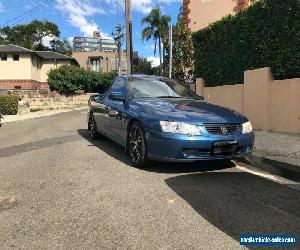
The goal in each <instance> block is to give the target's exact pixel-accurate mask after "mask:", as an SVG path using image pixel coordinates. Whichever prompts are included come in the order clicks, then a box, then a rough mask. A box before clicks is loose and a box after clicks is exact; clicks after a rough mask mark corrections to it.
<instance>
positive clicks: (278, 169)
mask: <svg viewBox="0 0 300 250" xmlns="http://www.w3.org/2000/svg"><path fill="white" fill-rule="evenodd" d="M255 136H256V139H255V147H254V151H253V155H252V156H250V157H248V160H249V161H250V162H251V163H252V164H253V165H254V166H255V167H257V168H261V169H264V170H266V171H268V172H271V173H274V174H277V175H280V176H283V177H287V178H289V179H293V180H296V181H300V134H287V133H278V132H267V131H256V132H255Z"/></svg>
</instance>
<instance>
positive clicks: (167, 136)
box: [146, 131, 255, 162]
mask: <svg viewBox="0 0 300 250" xmlns="http://www.w3.org/2000/svg"><path fill="white" fill-rule="evenodd" d="M254 139H255V136H254V133H250V134H241V133H239V134H234V135H225V136H223V135H212V134H206V135H202V136H187V135H179V134H171V133H164V132H157V131H150V132H147V133H146V141H147V152H148V158H150V159H153V160H160V161H175V162H181V161H184V162H191V161H198V160H219V159H234V158H240V157H246V156H247V155H249V154H251V153H252V149H253V144H254ZM224 141H236V142H237V149H236V150H235V151H234V152H230V153H220V154H214V153H213V151H212V148H213V144H214V143H215V142H224Z"/></svg>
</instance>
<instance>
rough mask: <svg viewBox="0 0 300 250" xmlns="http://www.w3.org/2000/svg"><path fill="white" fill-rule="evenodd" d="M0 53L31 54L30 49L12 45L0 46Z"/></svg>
mask: <svg viewBox="0 0 300 250" xmlns="http://www.w3.org/2000/svg"><path fill="white" fill-rule="evenodd" d="M0 52H18V53H21V52H22V53H24V52H27V53H28V52H33V51H32V50H30V49H26V48H23V47H21V46H18V45H14V44H8V45H0Z"/></svg>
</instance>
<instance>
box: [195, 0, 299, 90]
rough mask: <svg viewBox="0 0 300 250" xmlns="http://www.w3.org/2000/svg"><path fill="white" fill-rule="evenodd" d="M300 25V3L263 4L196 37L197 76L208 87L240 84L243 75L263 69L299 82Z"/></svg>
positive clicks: (266, 1)
mask: <svg viewBox="0 0 300 250" xmlns="http://www.w3.org/2000/svg"><path fill="white" fill-rule="evenodd" d="M299 20H300V1H299V0H284V1H282V0H261V1H258V2H257V3H255V4H253V5H252V6H250V7H249V8H247V9H245V10H242V11H240V12H238V13H237V14H236V15H235V16H227V17H225V18H223V19H222V20H220V21H217V22H215V23H213V24H211V25H210V26H208V27H207V28H205V29H203V30H200V31H198V32H196V33H194V34H193V42H194V47H195V74H196V76H197V77H202V78H204V80H205V82H206V85H207V86H216V85H222V84H234V83H242V82H243V73H244V71H245V70H249V69H255V68H261V67H271V69H272V73H273V74H274V75H275V77H276V78H278V79H283V78H294V77H300V49H299V48H300V21H299Z"/></svg>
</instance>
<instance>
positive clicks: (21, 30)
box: [0, 20, 60, 50]
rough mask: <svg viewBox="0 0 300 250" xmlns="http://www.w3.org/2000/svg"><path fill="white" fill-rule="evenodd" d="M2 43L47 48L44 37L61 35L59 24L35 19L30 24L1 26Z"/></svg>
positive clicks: (0, 41)
mask: <svg viewBox="0 0 300 250" xmlns="http://www.w3.org/2000/svg"><path fill="white" fill-rule="evenodd" d="M0 34H1V36H0V44H10V43H11V44H15V45H19V46H22V47H25V48H28V49H32V50H47V48H46V47H45V46H44V45H43V43H42V39H43V38H44V37H47V36H55V37H59V35H60V31H59V29H58V26H57V25H56V24H54V23H52V22H49V21H38V20H34V21H32V22H31V23H29V24H21V25H16V26H12V27H10V26H5V27H3V28H0Z"/></svg>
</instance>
